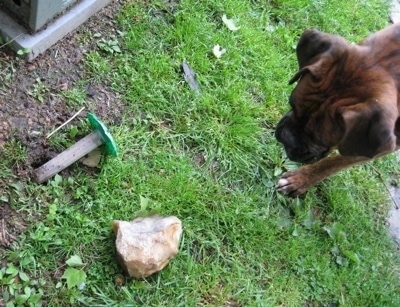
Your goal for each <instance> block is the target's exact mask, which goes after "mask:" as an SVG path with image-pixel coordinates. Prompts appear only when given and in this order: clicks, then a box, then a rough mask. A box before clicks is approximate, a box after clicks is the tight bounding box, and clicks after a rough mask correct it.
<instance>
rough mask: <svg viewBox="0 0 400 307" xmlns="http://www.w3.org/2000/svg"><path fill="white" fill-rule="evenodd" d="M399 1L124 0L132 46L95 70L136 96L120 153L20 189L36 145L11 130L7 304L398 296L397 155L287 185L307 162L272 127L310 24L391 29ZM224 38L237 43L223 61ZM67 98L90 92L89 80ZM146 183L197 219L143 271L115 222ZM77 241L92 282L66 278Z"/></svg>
mask: <svg viewBox="0 0 400 307" xmlns="http://www.w3.org/2000/svg"><path fill="white" fill-rule="evenodd" d="M148 2H150V3H148ZM387 12H388V7H387V4H386V1H383V0H371V1H361V0H360V1H351V2H348V1H342V0H340V1H339V0H338V1H299V0H284V1H283V0H277V1H256V0H254V1H247V0H230V1H228V0H226V1H217V0H215V1H214V0H208V1H194V0H182V1H180V2H179V3H175V2H173V1H172V2H171V1H161V0H159V1H133V2H130V3H129V4H127V5H126V6H125V7H124V8H123V9H122V10H121V11H120V14H119V17H118V21H119V27H120V28H119V30H120V32H119V36H118V37H116V38H115V37H114V38H113V40H116V42H113V43H112V45H113V46H115V45H118V47H119V48H120V49H121V52H111V51H110V49H109V48H106V47H107V46H104V45H100V46H99V48H98V50H97V51H93V52H91V53H89V54H88V55H87V59H86V65H87V70H88V74H89V76H91V78H92V79H93V80H96V79H97V80H100V79H103V78H107V80H109V82H110V84H111V85H112V88H113V90H114V91H117V92H119V93H120V94H121V97H122V98H123V100H124V102H125V104H126V109H125V110H126V111H125V113H124V114H121V117H122V119H123V120H122V124H121V125H118V126H113V127H111V132H112V134H113V136H114V138H115V139H116V142H117V144H118V146H119V151H120V156H119V158H118V159H111V158H107V159H105V160H104V161H103V163H102V166H101V170H100V172H99V173H98V174H95V175H88V174H87V173H85V172H84V171H82V170H80V169H79V168H78V167H75V169H74V176H72V177H69V178H62V177H60V176H56V177H55V178H54V179H52V180H51V181H50V182H49V183H48V184H47V185H42V186H38V185H36V184H34V183H31V182H24V183H23V185H24V189H23V190H21V189H19V188H18V187H19V185H16V184H15V182H18V178H16V177H15V176H13V175H12V172H11V170H10V169H11V168H12V167H13V165H15V164H18V163H21V161H23V157H24V149H23V148H22V146H21V145H19V144H18V143H15V142H13V143H9V144H6V146H5V147H4V148H3V151H2V153H1V154H2V157H3V158H4V159H1V161H0V163H1V164H0V170H1V171H0V176H1V178H8V181H7V182H14V184H9V185H7V186H6V187H0V188H4V191H5V192H4V194H3V197H2V199H1V200H2V201H3V202H9V203H10V205H11V206H12V208H13V209H15V210H16V211H18V212H19V213H20V214H23V215H25V216H26V218H27V219H28V221H29V225H28V227H27V228H26V231H25V232H24V233H23V234H22V235H21V236H20V238H19V239H18V241H17V242H15V243H14V244H13V246H12V248H11V249H9V250H0V253H1V256H2V257H3V258H4V259H6V262H5V263H6V265H5V267H4V268H3V269H1V270H0V289H1V291H2V292H3V293H6V295H5V297H6V298H8V299H7V300H5V299H4V300H5V301H7V302H8V303H9V305H8V306H12V304H11V303H10V302H14V304H15V305H18V304H19V303H20V305H23V303H22V302H25V304H27V305H29V304H30V305H32V306H34V305H35V304H37V302H41V303H42V305H44V306H56V305H57V306H72V305H73V306H76V305H87V306H138V305H142V306H328V305H329V304H334V305H340V306H399V304H400V294H399V287H400V281H399V261H398V257H397V256H396V251H395V249H394V247H393V246H392V244H391V241H390V238H389V236H388V232H387V229H386V226H385V217H386V215H387V210H388V199H387V194H386V190H385V186H384V183H383V182H382V180H381V179H380V176H383V178H384V179H385V180H386V181H389V180H395V179H396V178H398V174H399V167H398V166H397V161H396V159H395V156H394V155H392V156H390V157H387V158H385V159H382V160H380V161H377V162H374V166H373V167H372V166H371V165H368V164H367V165H363V166H359V167H356V168H353V169H351V170H349V171H345V172H342V173H340V174H338V175H336V176H335V177H333V178H331V179H328V180H325V181H324V182H322V183H321V184H319V185H318V187H316V188H313V189H312V190H311V191H310V192H309V193H308V194H307V195H306V196H305V197H303V198H300V199H289V198H286V197H284V196H282V195H279V194H277V193H276V191H275V189H274V185H275V182H276V181H277V180H278V178H279V175H280V174H281V173H282V172H283V171H285V170H286V169H288V168H292V167H294V166H296V165H295V164H293V163H291V162H290V161H287V160H286V159H285V156H284V154H283V149H282V146H281V145H279V144H278V143H277V142H276V140H275V139H274V136H273V133H274V127H275V125H276V123H277V121H278V120H279V118H280V117H281V116H282V114H283V113H284V112H286V110H287V109H288V104H287V99H288V95H289V93H290V90H291V87H289V86H287V82H288V80H289V79H290V78H291V76H292V75H293V74H294V73H295V71H296V68H297V64H296V59H295V54H294V47H295V45H296V42H297V40H298V38H299V35H300V34H301V33H302V31H303V30H304V29H306V28H309V27H314V28H318V29H321V30H323V31H327V32H331V33H336V34H340V35H343V36H345V37H346V38H348V39H349V40H351V41H355V42H357V41H359V40H360V39H362V38H363V37H364V36H365V35H368V34H369V33H371V32H373V31H376V30H378V29H380V28H383V27H385V26H386V24H387ZM223 14H227V16H228V18H233V19H234V20H235V22H236V24H237V25H238V26H240V29H239V30H238V31H237V32H232V31H230V30H228V29H227V28H226V27H225V26H224V24H223V23H222V20H221V16H222V15H223ZM107 41H108V40H107V39H104V40H103V42H107ZM110 44H111V43H110ZM110 44H109V45H110ZM215 44H220V45H221V46H222V47H223V48H226V49H227V53H226V54H224V55H223V56H222V57H221V58H220V59H217V58H215V57H214V56H213V54H212V52H211V50H212V48H213V46H214V45H215ZM108 47H109V46H108ZM182 61H186V62H187V63H188V64H189V65H190V66H191V67H192V68H193V69H194V70H195V71H196V73H197V77H198V80H199V83H200V88H201V95H199V96H197V95H196V94H195V93H194V92H192V91H191V90H190V89H189V87H188V85H187V84H186V83H185V82H184V80H183V78H182V75H181V72H180V63H181V62H182ZM88 81H90V80H88ZM65 97H67V98H68V97H70V99H72V102H71V103H72V104H73V105H79V103H80V102H81V100H82V97H81V92H80V90H79V89H71V90H70V91H69V92H67V93H66V94H65ZM103 120H104V121H107V119H103ZM13 157H16V159H14V158H13ZM376 169H378V170H379V172H380V173H382V174H379V173H378V172H377V171H376ZM141 197H144V198H147V199H149V200H150V204H149V208H148V210H150V209H154V210H156V211H157V212H159V213H160V214H163V215H176V216H177V217H179V218H180V219H181V220H182V223H183V229H184V232H183V237H182V241H181V245H180V251H179V254H178V255H177V256H176V258H175V259H173V260H172V262H171V263H170V264H169V265H168V266H167V267H166V268H165V269H164V270H163V271H162V272H160V273H158V274H156V275H153V276H151V277H149V278H147V279H146V280H133V279H130V278H127V277H126V276H124V275H123V272H122V270H121V268H120V267H119V265H118V264H117V263H116V259H115V248H114V240H115V237H114V235H113V234H112V231H111V222H112V221H113V220H114V219H119V220H131V219H133V218H134V217H135V216H136V215H137V214H138V211H139V210H140V199H141ZM73 255H78V256H79V257H80V258H81V259H82V261H83V265H82V266H79V267H78V270H79V271H81V272H82V271H83V272H84V273H85V274H86V280H85V282H86V286H85V288H84V289H83V290H78V288H77V287H76V286H74V287H70V288H68V285H67V283H66V279H65V278H62V276H63V274H64V273H65V271H66V270H67V268H68V265H67V264H66V261H67V260H68V259H69V258H70V257H71V256H73ZM3 295H4V294H3ZM26 302H28V303H26Z"/></svg>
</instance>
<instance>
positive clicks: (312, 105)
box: [275, 30, 398, 163]
mask: <svg viewBox="0 0 400 307" xmlns="http://www.w3.org/2000/svg"><path fill="white" fill-rule="evenodd" d="M368 48H369V47H367V46H360V45H352V44H350V43H348V42H347V41H346V40H345V39H343V38H342V37H340V36H337V35H330V34H326V33H322V32H319V31H316V30H307V31H305V32H304V33H303V35H302V36H301V38H300V41H299V43H298V45H297V48H296V54H297V59H298V64H299V71H298V72H297V73H296V74H295V75H294V77H293V78H292V79H291V80H290V82H289V84H292V83H294V82H296V81H298V83H297V85H296V87H295V89H294V90H293V91H292V93H291V95H290V99H289V104H290V107H291V110H290V111H289V112H288V113H287V114H286V115H285V116H284V117H283V118H282V119H281V121H280V122H279V123H278V126H277V128H276V132H275V136H276V138H277V140H278V141H279V142H281V143H282V144H283V145H284V147H285V151H286V153H287V156H288V158H289V159H291V160H293V161H297V162H302V163H312V162H316V161H318V160H320V159H322V158H324V157H325V156H327V155H328V154H329V153H330V152H331V151H332V150H334V149H336V148H337V149H338V150H339V152H340V154H342V155H350V156H365V157H369V158H372V157H374V156H376V155H379V154H381V153H383V152H387V151H392V150H394V148H395V147H396V137H395V135H394V126H395V123H396V120H397V113H398V112H397V105H396V101H397V90H396V85H395V84H394V81H393V79H392V78H390V76H387V73H386V72H385V70H382V69H377V68H376V67H374V66H373V65H372V62H374V61H376V60H377V59H376V58H374V57H373V56H371V54H370V52H369V49H368Z"/></svg>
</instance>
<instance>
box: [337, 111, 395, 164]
mask: <svg viewBox="0 0 400 307" xmlns="http://www.w3.org/2000/svg"><path fill="white" fill-rule="evenodd" d="M385 111H387V110H385ZM385 111H382V110H380V107H379V106H377V105H372V104H369V105H365V106H363V107H357V108H353V109H347V110H345V111H344V112H343V113H342V118H343V124H344V135H343V137H342V140H341V141H340V143H339V146H338V149H339V152H340V154H341V155H343V156H363V157H368V158H373V157H376V156H378V155H379V154H383V153H387V152H391V151H394V150H395V148H396V136H395V135H394V129H395V128H394V126H395V120H393V118H388V117H385V114H388V113H386V112H385ZM392 114H393V113H392Z"/></svg>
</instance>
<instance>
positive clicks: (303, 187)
mask: <svg viewBox="0 0 400 307" xmlns="http://www.w3.org/2000/svg"><path fill="white" fill-rule="evenodd" d="M368 160H371V159H369V158H366V157H351V156H342V155H339V154H338V155H335V156H332V157H328V158H324V159H322V160H320V161H318V162H316V163H314V164H308V165H305V166H302V167H300V168H299V169H297V170H294V171H289V172H286V173H284V174H283V175H282V177H281V178H280V179H279V181H278V183H277V185H276V188H277V190H278V191H279V192H281V193H283V194H285V195H288V196H298V195H300V194H303V193H304V192H306V191H307V190H308V189H310V188H311V187H313V186H314V185H316V184H317V183H318V182H320V181H321V180H323V179H325V178H327V177H329V176H331V175H333V174H334V173H336V172H338V171H341V170H343V169H346V168H348V167H350V166H353V165H356V164H360V163H362V162H365V161H368Z"/></svg>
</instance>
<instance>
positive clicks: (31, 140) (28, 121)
mask: <svg viewBox="0 0 400 307" xmlns="http://www.w3.org/2000/svg"><path fill="white" fill-rule="evenodd" d="M126 1H127V0H113V1H112V2H111V3H110V4H109V5H108V6H106V7H105V8H103V9H102V10H101V11H99V12H98V13H96V14H95V15H93V16H92V17H91V18H90V19H89V20H87V21H86V22H85V23H84V24H83V25H81V26H80V27H79V28H77V29H76V30H74V31H73V32H71V33H69V34H68V35H67V36H66V37H64V38H63V39H61V40H60V41H59V42H58V43H57V44H56V45H54V46H53V47H51V48H50V49H48V50H47V51H46V52H45V53H44V54H42V55H40V56H38V57H37V58H36V59H34V60H33V61H31V62H26V61H24V60H23V59H20V58H17V56H16V54H15V53H14V52H13V51H11V50H9V49H8V48H7V47H4V46H3V47H2V48H0V159H1V156H2V154H4V151H3V150H2V149H3V148H4V147H3V146H4V144H5V143H6V142H7V141H10V140H16V141H19V142H20V144H22V146H23V147H24V148H25V149H26V152H27V159H26V161H25V162H23V163H22V164H21V163H20V164H18V167H15V169H14V173H15V175H16V176H17V177H18V180H22V181H24V180H25V179H27V178H28V177H29V176H30V172H31V171H32V169H33V168H34V167H37V166H39V165H41V164H43V163H44V162H46V161H47V160H49V159H51V158H52V157H54V156H55V155H57V154H58V153H57V152H55V151H54V149H52V148H51V146H49V143H48V140H47V139H46V136H47V134H48V133H49V132H51V131H53V130H54V129H55V128H57V127H58V126H60V125H61V124H63V123H64V122H65V121H67V120H68V119H69V118H70V117H72V116H73V115H74V114H75V113H76V112H77V111H78V110H79V109H80V108H81V107H82V106H72V107H71V104H68V101H67V99H66V98H65V97H64V96H63V91H65V90H68V89H70V88H74V87H77V86H79V84H82V80H91V79H90V76H88V75H87V73H86V67H85V53H87V52H90V51H92V50H96V49H97V48H98V47H97V45H96V39H95V38H91V35H93V34H95V33H101V37H102V38H107V37H110V36H111V35H114V34H116V30H117V25H116V21H115V16H116V14H117V13H118V10H119V8H120V7H121V6H122V5H123V3H124V2H126ZM93 80H97V79H93ZM87 83H89V85H88V86H87V88H86V102H87V105H88V107H87V108H86V109H85V111H84V112H82V113H81V114H80V115H79V116H78V119H79V117H81V118H82V117H86V112H93V113H95V114H96V115H97V116H98V117H99V118H100V119H101V120H102V121H103V122H105V123H106V124H107V125H108V126H111V125H114V124H118V123H119V122H120V118H121V114H122V112H123V110H124V104H123V102H122V101H121V100H120V98H119V96H118V94H117V93H115V92H113V91H112V89H111V88H110V84H109V82H108V80H100V81H93V82H87ZM73 124H76V122H73ZM8 181H9V180H7V182H6V179H2V178H1V177H0V191H4V190H5V189H6V188H7V187H8V186H9V182H8ZM0 206H1V208H0V245H3V246H8V245H9V244H10V243H11V242H12V241H13V240H14V239H15V237H16V236H17V235H18V234H19V233H20V232H21V231H22V230H23V228H24V227H23V225H24V221H23V217H22V216H19V215H17V214H15V212H14V211H13V210H12V209H11V208H10V207H9V206H8V205H7V203H6V202H3V201H2V200H1V199H0Z"/></svg>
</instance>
